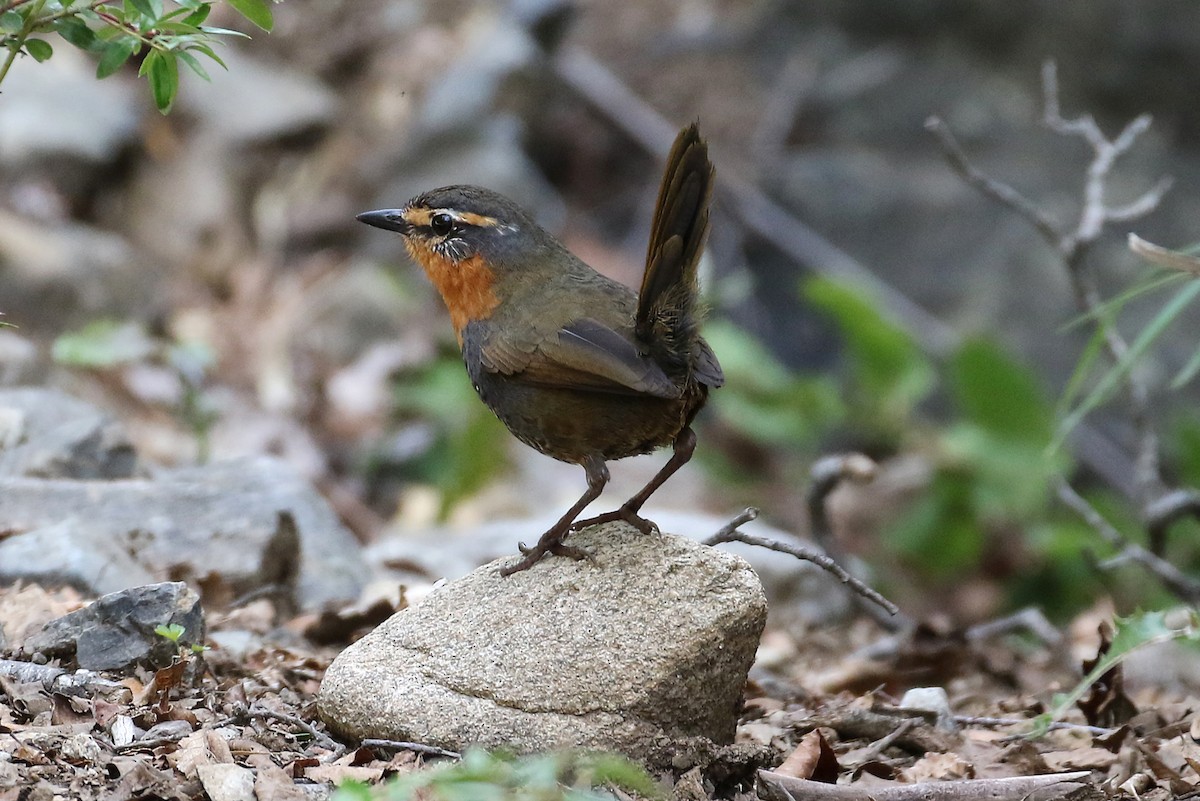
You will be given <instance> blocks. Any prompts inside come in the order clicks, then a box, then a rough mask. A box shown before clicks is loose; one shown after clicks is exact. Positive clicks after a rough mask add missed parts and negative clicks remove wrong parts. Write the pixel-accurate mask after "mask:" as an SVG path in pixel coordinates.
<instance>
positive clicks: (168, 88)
mask: <svg viewBox="0 0 1200 801" xmlns="http://www.w3.org/2000/svg"><path fill="white" fill-rule="evenodd" d="M146 62H149V64H150V66H149V67H146V78H147V80H149V81H150V92H151V94H153V95H154V105H155V106H157V107H158V110H159V111H161V112H162V113H163V114H167V113H169V112H170V111H171V104H173V103H174V102H175V95H176V94H177V93H178V92H179V65H178V63H177V62H176V61H175V54H174V53H164V52H162V51H161V50H155V51H153V52H151V53H150V55H148V56H146ZM143 66H145V62H143Z"/></svg>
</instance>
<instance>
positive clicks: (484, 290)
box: [404, 239, 500, 346]
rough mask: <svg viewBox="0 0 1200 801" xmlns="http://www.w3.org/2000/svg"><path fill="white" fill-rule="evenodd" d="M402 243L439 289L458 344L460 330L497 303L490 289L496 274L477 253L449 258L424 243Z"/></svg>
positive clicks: (481, 316)
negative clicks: (461, 257)
mask: <svg viewBox="0 0 1200 801" xmlns="http://www.w3.org/2000/svg"><path fill="white" fill-rule="evenodd" d="M404 245H405V247H406V248H407V249H408V253H409V255H410V256H412V257H413V260H414V261H416V262H417V263H418V264H420V265H421V268H422V269H423V270H425V274H426V275H428V276H429V280H430V281H432V282H433V285H434V286H435V287H437V291H438V292H439V293H441V296H442V300H443V301H445V303H446V309H447V310H448V311H449V312H450V323H451V325H453V326H454V336H456V337H457V338H458V344H459V345H460V346H461V345H462V331H463V328H465V327H466V325H467V323H469V322H471V321H472V320H486V319H487V318H488V317H490V316H491V314H492V311H493V310H494V309H495V308H496V306H497V304H499V303H500V299H499V298H498V297H496V292H495V291H494V290H493V289H492V284H493V283H494V281H495V278H496V275H495V273H493V272H492V270H491V268H490V267H488V266H487V263H486V262H485V261H484V260H483V258H482V257H480V256H471V257H470V258H467V259H463V260H462V261H457V262H456V261H451V260H450V259H447V258H443V257H442V256H440V255H438V254H437V253H434V252H433V251H432V250H430V249H429V248H427V247H423V246H421V245H419V244H417V245H414V244H413V243H412V242H411V241H410V240H408V239H405V240H404Z"/></svg>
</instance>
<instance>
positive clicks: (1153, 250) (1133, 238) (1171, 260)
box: [1129, 234, 1200, 276]
mask: <svg viewBox="0 0 1200 801" xmlns="http://www.w3.org/2000/svg"><path fill="white" fill-rule="evenodd" d="M1129 249H1130V250H1131V251H1132V252H1134V253H1136V254H1137V255H1138V256H1140V257H1142V258H1143V259H1145V260H1146V261H1148V262H1150V263H1151V264H1157V265H1158V266H1159V267H1166V268H1167V269H1168V270H1175V271H1176V272H1181V273H1187V274H1189V275H1195V276H1200V257H1196V256H1189V255H1188V254H1186V253H1177V252H1175V251H1174V250H1168V249H1167V248H1164V247H1162V246H1161V245H1156V244H1154V243H1153V242H1147V241H1146V240H1145V239H1142V238H1141V237H1140V236H1138V235H1137V234H1130V235H1129Z"/></svg>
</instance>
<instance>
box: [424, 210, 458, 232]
mask: <svg viewBox="0 0 1200 801" xmlns="http://www.w3.org/2000/svg"><path fill="white" fill-rule="evenodd" d="M429 230H431V231H433V233H434V235H435V236H445V235H446V234H448V233H450V232H451V231H453V230H454V217H453V216H451V215H449V214H446V213H445V212H443V213H441V214H435V215H433V217H432V218H430V220H429Z"/></svg>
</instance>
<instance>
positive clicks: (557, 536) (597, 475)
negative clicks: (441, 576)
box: [500, 456, 609, 576]
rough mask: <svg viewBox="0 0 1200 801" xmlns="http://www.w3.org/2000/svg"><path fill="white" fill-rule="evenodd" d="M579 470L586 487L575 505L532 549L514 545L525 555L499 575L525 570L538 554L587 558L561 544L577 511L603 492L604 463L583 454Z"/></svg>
mask: <svg viewBox="0 0 1200 801" xmlns="http://www.w3.org/2000/svg"><path fill="white" fill-rule="evenodd" d="M583 469H584V470H585V471H586V472H587V484H588V486H587V490H586V491H584V493H583V495H581V496H579V500H577V501H576V502H575V505H574V506H572V507H571V508H570V509H568V510H567V513H566V514H564V515H563V516H562V517H560V518H559V519H558V522H557V523H555V524H554V525H553V526H551V527H550V529H549V530H548V531H547V532H546V533H545V534H543V535H542V536H541V537H540V538H539V539H538V541H537V544H536V545H534V546H533V547H532V548H527V547H526V546H525V543H523V542H522V543H518V545H517V547H518V548H520V549H521V553H523V554H525V558H524V559H522V560H521V561H519V562H517V563H516V564H514V565H509V566H508V567H503V568H501V569H500V575H502V576H511V575H512V574H513V573H519V572H521V571H522V570H528V569H529V568H531V567H533V566H534V565H535V564H537V563H538V562H539V561H541V559H542V557H543V556H545V555H546V554H548V553H552V554H554V555H556V556H569V557H571V558H572V559H587V558H589V557H590V554H589V553H588V552H587V551H585V550H583V549H582V548H574V547H572V546H570V545H564V544H563V540H564V539H566V536H567V535H568V534H570V533H571V530H572V526H571V524H572V523H574V522H575V518H577V517H579V513H580V512H582V511H583V510H584V509H585V508H586V507H587V505H588V504H589V503H591V502H592V501H594V500H596V499H597V498H599V497H600V493H601V492H603V491H604V485H605V484H607V483H608V479H609V473H608V466H607V465H606V464H604V460H603V459H601V458H600V457H599V456H589V457H587V459H585V460H584V461H583Z"/></svg>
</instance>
